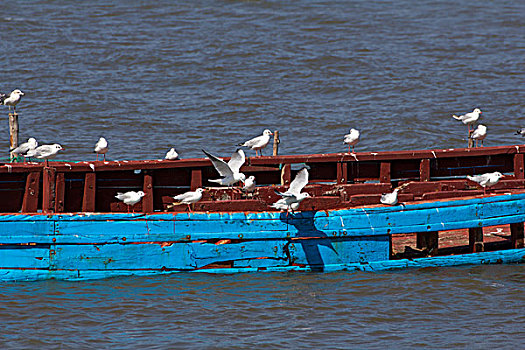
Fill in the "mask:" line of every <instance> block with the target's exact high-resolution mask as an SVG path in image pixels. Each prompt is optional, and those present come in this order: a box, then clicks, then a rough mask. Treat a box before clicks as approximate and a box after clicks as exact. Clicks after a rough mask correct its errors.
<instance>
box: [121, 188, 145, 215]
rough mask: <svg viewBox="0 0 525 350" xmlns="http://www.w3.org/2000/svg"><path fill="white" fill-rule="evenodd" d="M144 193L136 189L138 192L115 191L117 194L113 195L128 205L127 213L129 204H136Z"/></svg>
mask: <svg viewBox="0 0 525 350" xmlns="http://www.w3.org/2000/svg"><path fill="white" fill-rule="evenodd" d="M145 195H146V194H145V193H144V192H142V191H138V192H135V191H129V192H126V193H122V192H117V195H116V196H115V198H116V199H118V200H120V201H122V202H124V204H126V205H127V206H128V213H129V207H130V206H131V207H132V208H133V206H134V205H135V204H137V203H138V202H140V200H141V199H142V197H144V196H145ZM133 212H135V209H133Z"/></svg>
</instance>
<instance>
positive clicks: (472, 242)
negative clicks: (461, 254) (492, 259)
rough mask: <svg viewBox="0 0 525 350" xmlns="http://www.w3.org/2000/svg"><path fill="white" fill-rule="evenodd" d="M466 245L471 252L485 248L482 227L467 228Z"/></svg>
mask: <svg viewBox="0 0 525 350" xmlns="http://www.w3.org/2000/svg"><path fill="white" fill-rule="evenodd" d="M468 245H469V248H470V251H471V252H472V253H477V252H482V251H484V250H485V247H484V245H483V227H471V228H469V229H468Z"/></svg>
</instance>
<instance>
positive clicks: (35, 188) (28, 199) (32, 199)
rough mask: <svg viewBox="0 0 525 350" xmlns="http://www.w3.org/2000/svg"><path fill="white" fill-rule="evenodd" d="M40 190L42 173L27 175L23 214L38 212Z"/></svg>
mask: <svg viewBox="0 0 525 350" xmlns="http://www.w3.org/2000/svg"><path fill="white" fill-rule="evenodd" d="M39 190H40V172H39V171H35V172H31V173H29V174H27V179H26V189H25V192H24V200H23V202H22V213H36V211H37V210H38V192H39Z"/></svg>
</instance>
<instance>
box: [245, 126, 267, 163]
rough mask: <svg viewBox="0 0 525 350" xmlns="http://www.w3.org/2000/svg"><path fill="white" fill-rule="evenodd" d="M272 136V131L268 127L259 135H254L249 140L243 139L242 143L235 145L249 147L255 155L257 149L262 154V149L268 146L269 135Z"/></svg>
mask: <svg viewBox="0 0 525 350" xmlns="http://www.w3.org/2000/svg"><path fill="white" fill-rule="evenodd" d="M271 136H272V132H271V131H270V130H269V129H266V130H264V131H263V134H262V135H261V136H257V137H254V138H253V139H251V140H248V141H245V142H243V143H239V144H238V145H237V146H242V147H249V148H250V149H252V150H254V151H255V156H256V157H257V155H258V154H257V151H259V152H260V153H261V154H260V155H261V156H262V150H263V149H264V148H265V147H266V146H268V143H269V142H270V137H271Z"/></svg>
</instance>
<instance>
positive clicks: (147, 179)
mask: <svg viewBox="0 0 525 350" xmlns="http://www.w3.org/2000/svg"><path fill="white" fill-rule="evenodd" d="M142 191H143V192H144V197H143V198H142V212H143V213H153V176H151V174H148V173H147V171H145V172H144V185H143V189H142Z"/></svg>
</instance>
